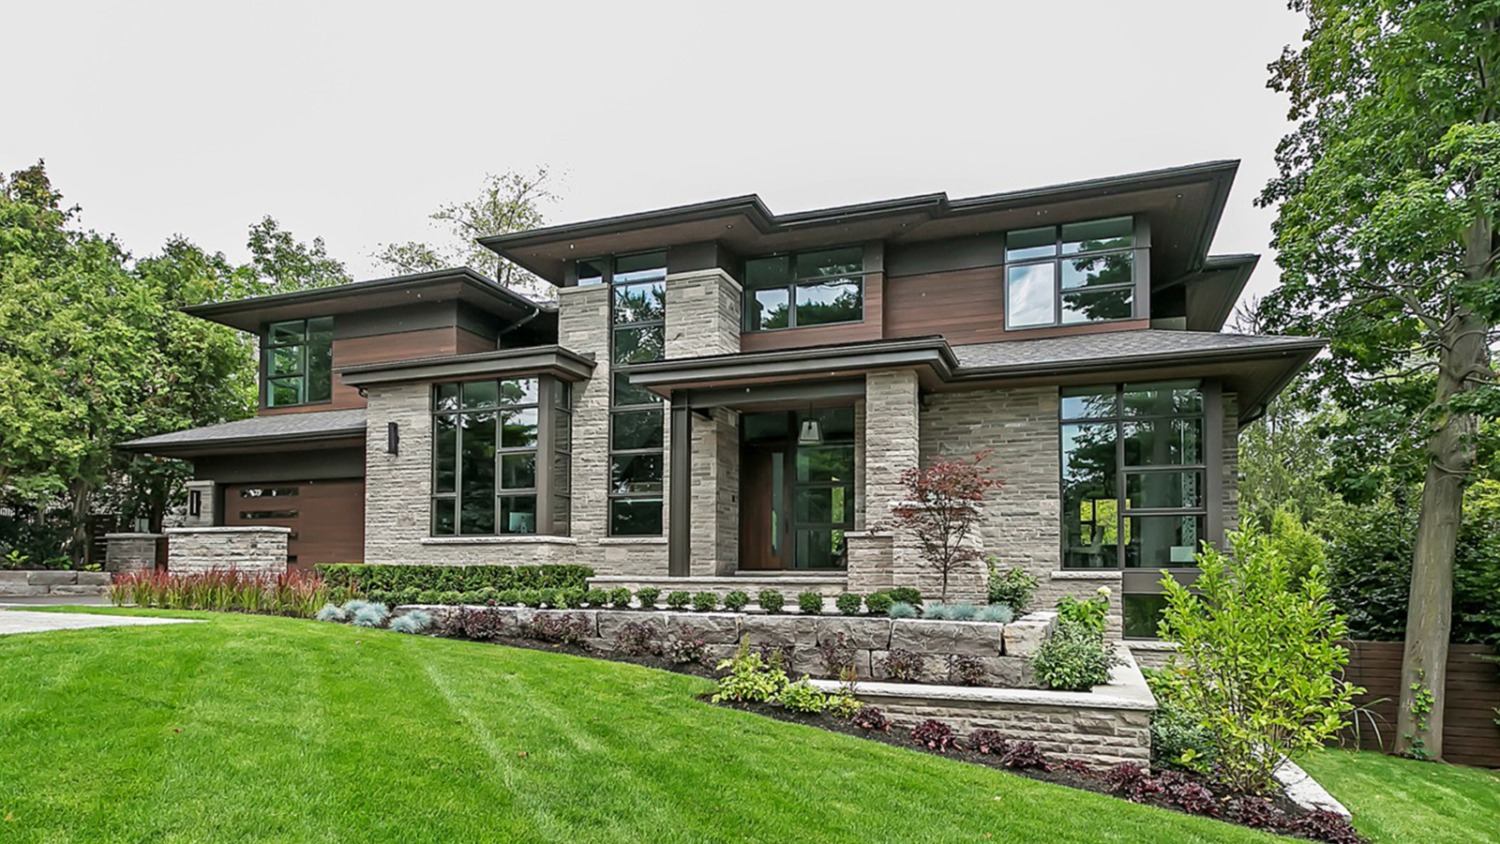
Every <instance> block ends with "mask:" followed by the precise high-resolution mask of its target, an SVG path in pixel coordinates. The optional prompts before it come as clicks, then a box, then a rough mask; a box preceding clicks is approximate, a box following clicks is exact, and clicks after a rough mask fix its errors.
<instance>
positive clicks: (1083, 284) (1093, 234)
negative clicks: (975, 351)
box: [1005, 217, 1136, 329]
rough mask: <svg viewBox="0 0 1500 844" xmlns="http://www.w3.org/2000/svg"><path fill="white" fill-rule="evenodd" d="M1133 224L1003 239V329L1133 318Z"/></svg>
mask: <svg viewBox="0 0 1500 844" xmlns="http://www.w3.org/2000/svg"><path fill="white" fill-rule="evenodd" d="M1135 271H1136V270H1135V221H1134V219H1133V218H1131V217H1114V218H1111V219H1108V220H1092V221H1089V222H1084V223H1069V224H1067V225H1063V226H1044V227H1041V228H1035V229H1022V230H1020V231H1013V232H1008V233H1007V234H1006V235H1005V326H1006V328H1011V329H1015V328H1041V327H1046V326H1052V325H1073V324H1077V323H1085V322H1105V321H1109V320H1118V319H1131V318H1132V317H1134V316H1135Z"/></svg>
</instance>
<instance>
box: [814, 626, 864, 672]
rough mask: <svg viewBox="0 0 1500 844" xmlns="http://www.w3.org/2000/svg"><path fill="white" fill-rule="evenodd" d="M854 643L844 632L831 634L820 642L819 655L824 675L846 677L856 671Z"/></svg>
mask: <svg viewBox="0 0 1500 844" xmlns="http://www.w3.org/2000/svg"><path fill="white" fill-rule="evenodd" d="M854 655H855V648H854V645H852V644H850V643H849V637H847V636H845V635H844V634H843V633H837V634H835V635H833V636H829V637H828V638H826V639H824V640H823V641H821V642H819V643H818V656H819V657H821V658H822V663H823V675H824V676H825V677H834V678H838V679H844V678H845V677H846V676H853V673H854Z"/></svg>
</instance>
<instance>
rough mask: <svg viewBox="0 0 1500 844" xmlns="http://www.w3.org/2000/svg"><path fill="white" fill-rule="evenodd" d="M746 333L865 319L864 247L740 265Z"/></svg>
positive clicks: (771, 258)
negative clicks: (743, 281)
mask: <svg viewBox="0 0 1500 844" xmlns="http://www.w3.org/2000/svg"><path fill="white" fill-rule="evenodd" d="M744 276H745V318H744V325H745V330H746V331H769V330H773V329H778V328H803V327H809V326H814V325H830V324H833V323H840V322H858V321H860V320H862V319H864V247H862V246H851V247H843V248H839V249H824V250H819V251H817V252H800V253H797V254H794V255H772V256H769V257H765V258H752V259H750V260H748V261H746V262H745V273H744Z"/></svg>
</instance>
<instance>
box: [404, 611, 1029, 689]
mask: <svg viewBox="0 0 1500 844" xmlns="http://www.w3.org/2000/svg"><path fill="white" fill-rule="evenodd" d="M416 608H418V607H417V606H406V607H399V608H398V609H401V610H406V609H416ZM420 608H421V609H424V610H427V611H429V612H432V613H433V614H434V615H435V616H437V617H438V618H439V619H440V620H441V619H442V618H443V617H445V616H447V615H448V614H450V613H455V612H458V611H460V610H462V609H465V608H463V607H448V606H421V607H420ZM469 609H485V608H483V607H470V608H469ZM488 609H490V610H492V611H493V612H495V613H497V614H498V615H499V616H500V618H501V627H502V629H503V630H504V631H505V632H504V634H503V635H506V636H513V637H519V638H527V636H528V632H527V628H528V627H529V625H530V624H531V622H532V621H533V620H534V619H536V618H537V617H538V616H547V615H552V616H560V615H572V616H578V617H581V618H583V619H584V621H585V627H586V630H587V632H586V634H585V642H584V644H585V645H586V646H587V647H588V648H589V649H590V650H593V651H596V652H599V653H611V652H613V651H615V650H616V648H617V646H618V640H619V635H620V630H621V628H623V627H624V626H625V625H626V624H629V623H631V622H639V623H641V624H645V625H647V626H649V627H651V628H654V629H655V630H656V633H657V638H658V639H659V640H660V641H663V642H664V641H666V640H667V638H669V637H673V636H675V637H679V638H684V637H689V636H691V637H695V638H701V639H703V640H704V642H705V643H706V644H707V645H708V654H709V657H710V658H711V659H712V660H719V659H726V658H728V657H729V656H731V655H732V654H733V653H734V651H735V648H736V647H737V646H738V645H739V642H740V639H741V638H742V637H743V638H746V639H748V640H749V641H750V644H751V645H752V646H755V647H761V646H765V647H770V648H776V649H779V650H780V651H781V652H782V653H783V654H784V655H786V657H788V658H789V669H790V670H789V672H788V673H790V674H793V675H801V674H808V675H811V676H813V677H826V678H834V679H836V677H834V675H833V674H832V673H830V672H829V671H828V670H827V668H826V667H825V665H824V658H823V655H822V653H821V652H820V650H819V648H820V646H824V645H829V644H836V643H837V642H838V641H839V637H840V636H842V637H843V642H844V643H845V646H847V647H852V648H853V649H854V666H855V670H856V671H857V672H858V675H859V677H860V678H861V679H865V678H874V679H887V675H886V673H885V671H884V668H883V663H884V662H885V659H886V657H887V656H889V654H890V652H891V651H892V650H894V649H898V648H899V649H902V650H907V651H912V652H914V653H918V654H921V655H923V657H925V662H926V666H925V671H924V673H923V675H922V679H921V682H923V683H949V682H953V679H952V667H951V665H950V660H951V658H953V657H957V656H966V657H974V658H976V659H978V660H979V661H980V664H981V665H982V666H983V667H984V669H985V673H986V676H987V681H986V683H985V685H987V686H992V687H996V688H1021V687H1029V686H1032V685H1034V680H1033V679H1032V674H1031V656H1032V654H1034V653H1035V652H1036V649H1037V648H1038V647H1040V646H1041V643H1042V642H1043V641H1045V640H1046V638H1047V637H1048V636H1049V635H1051V631H1052V629H1053V628H1054V626H1055V625H1056V620H1057V616H1056V614H1055V613H1035V614H1033V615H1029V616H1026V617H1024V618H1021V619H1018V620H1017V621H1013V622H1011V623H1010V624H1004V625H1002V624H994V623H987V622H973V621H924V620H921V619H894V620H893V619H889V618H885V617H881V616H838V615H817V616H813V615H801V614H787V615H769V614H765V613H749V612H747V613H731V612H705V613H698V612H675V611H655V612H648V611H641V610H614V609H598V610H595V609H578V610H540V609H528V608H525V607H491V608H488Z"/></svg>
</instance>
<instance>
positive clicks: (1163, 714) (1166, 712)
mask: <svg viewBox="0 0 1500 844" xmlns="http://www.w3.org/2000/svg"><path fill="white" fill-rule="evenodd" d="M1142 673H1143V674H1145V676H1146V683H1147V685H1149V686H1150V687H1151V693H1152V694H1153V695H1155V696H1156V711H1155V712H1153V713H1151V766H1152V767H1153V768H1156V769H1158V770H1160V769H1164V768H1178V769H1181V770H1185V771H1208V770H1211V769H1212V767H1213V762H1214V758H1215V757H1216V756H1218V752H1217V751H1216V750H1215V749H1214V743H1213V736H1211V735H1209V733H1208V731H1207V730H1205V729H1204V728H1203V727H1201V726H1199V725H1198V722H1196V721H1194V720H1193V718H1192V716H1190V715H1189V714H1188V713H1186V712H1183V711H1182V710H1181V709H1180V708H1178V706H1177V701H1178V700H1180V699H1181V697H1182V695H1181V692H1180V691H1179V690H1178V689H1176V688H1175V686H1177V685H1180V684H1181V683H1182V682H1183V681H1182V679H1181V678H1178V677H1174V676H1173V675H1172V674H1170V673H1168V672H1166V671H1154V670H1152V669H1149V668H1148V669H1144V670H1143V671H1142Z"/></svg>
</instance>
